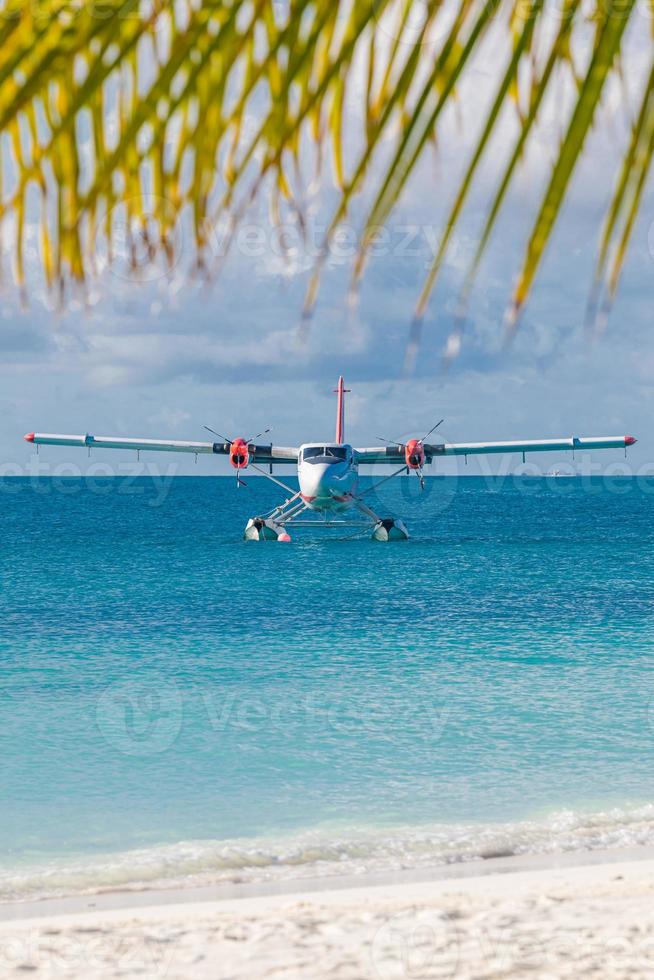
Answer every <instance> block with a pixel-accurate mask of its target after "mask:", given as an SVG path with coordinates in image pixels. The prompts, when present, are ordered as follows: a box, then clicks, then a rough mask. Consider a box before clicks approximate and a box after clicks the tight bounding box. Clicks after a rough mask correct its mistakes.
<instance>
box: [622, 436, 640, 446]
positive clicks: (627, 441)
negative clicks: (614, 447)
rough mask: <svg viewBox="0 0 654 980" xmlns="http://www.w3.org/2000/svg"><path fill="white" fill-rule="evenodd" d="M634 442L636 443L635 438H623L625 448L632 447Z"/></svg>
mask: <svg viewBox="0 0 654 980" xmlns="http://www.w3.org/2000/svg"><path fill="white" fill-rule="evenodd" d="M635 442H638V439H636V437H635V436H625V437H624V444H625V446H633V444H634V443H635Z"/></svg>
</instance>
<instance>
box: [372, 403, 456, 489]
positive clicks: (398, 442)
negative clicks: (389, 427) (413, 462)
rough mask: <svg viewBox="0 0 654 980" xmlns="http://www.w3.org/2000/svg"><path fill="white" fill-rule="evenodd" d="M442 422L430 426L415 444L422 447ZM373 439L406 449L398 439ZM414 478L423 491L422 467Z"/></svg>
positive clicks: (417, 470) (405, 445) (380, 437)
mask: <svg viewBox="0 0 654 980" xmlns="http://www.w3.org/2000/svg"><path fill="white" fill-rule="evenodd" d="M444 421H445V419H440V421H438V422H437V423H436V425H432V427H431V429H430V430H429V432H426V433H425V434H424V436H423V437H422V439H418V440H417V442H418V443H419V444H420V445H421V446H422V445H424V442H425V439H426V438H427V437H428V436H430V435H431V434H432V432H435V431H436V429H437V428H438V427H439V425H442V424H443V422H444ZM375 439H379V441H380V442H385V443H387V444H388V443H390V444H391V445H392V446H402V448H403V449H406V448H407V444H406V443H405V442H402V441H401V440H400V439H385V438H384V437H383V436H375ZM416 476H417V477H418V479H419V480H420V489H421V490H424V489H425V478H424V476H423V472H422V467H417V468H416Z"/></svg>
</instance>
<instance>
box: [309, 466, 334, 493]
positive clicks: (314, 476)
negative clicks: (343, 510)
mask: <svg viewBox="0 0 654 980" xmlns="http://www.w3.org/2000/svg"><path fill="white" fill-rule="evenodd" d="M309 479H310V483H311V493H312V496H314V497H328V496H329V485H330V483H331V474H330V466H329V463H313V464H312V466H311V469H310V471H309Z"/></svg>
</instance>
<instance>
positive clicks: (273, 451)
mask: <svg viewBox="0 0 654 980" xmlns="http://www.w3.org/2000/svg"><path fill="white" fill-rule="evenodd" d="M348 391H349V389H347V388H346V387H345V382H344V380H343V377H342V376H341V377H340V378H339V379H338V385H337V387H336V388H335V389H334V393H335V394H336V396H337V403H336V438H335V439H334V441H333V442H305V443H303V445H301V446H294V447H290V446H276V445H274V444H273V443H272V442H271V443H268V444H266V443H260V442H257V439H260V438H261V437H262V436H264V435H267V433H268V432H270V429H269V428H268V429H264V430H263V432H259V433H258V434H257V435H256V436H252V437H251V438H247V439H246V438H242V437H238V438H231V439H230V438H228V437H226V436H224V435H221V434H220V433H219V432H216V431H215V430H214V429H211V428H209V426H203V428H205V429H207V431H209V432H210V433H211V434H212V435H214V436H217V437H218V440H219V441H217V442H215V441H211V442H185V441H182V440H171V439H168V440H165V439H133V438H122V437H116V436H93V435H89V434H88V433H87V434H86V435H79V436H73V435H58V434H55V433H43V432H29V433H28V434H27V435H26V436H25V439H26V440H27V441H28V442H30V443H33V444H34V445H35V446H36V447H37V452H38V447H39V446H80V447H84V448H86V449H88V450H89V451H90V450H91V449H128V450H134V451H135V452H136V453H137V456H138V455H139V454H140V453H142V452H148V451H150V450H153V451H155V452H173V453H194V454H195V456H196V457H197V456H198V455H200V454H201V453H208V454H212V455H215V456H227V457H228V458H229V462H230V464H231V466H232V467H233V468H234V469H235V470H236V485H237V487H238V486H244V485H247V484H246V483H245V481H244V480H243V477H242V475H241V474H242V473H243V471H244V470H246V469H248V468H250V469H251V470H254V471H255V472H257V473H259V474H260V475H261V476H264V477H266V478H267V479H269V480H272V482H273V483H275V484H277V486H279V487H280V488H281V489H282V490H283V491H284V492H285V494H287V496H286V498H285V499H284V501H283V502H282V503H281V504H278V505H277V506H276V507H274V508H273V509H272V510H270V511H269V512H267V513H264V514H260V515H258V516H256V517H252V518H250V519H249V520H248V522H247V525H246V528H245V531H244V537H245V539H246V540H247V541H290V540H291V536H290V534H289V526H290V527H294V526H295V527H297V526H300V525H306V524H316V523H317V522H318V523H320V525H321V526H328V527H334V526H338V527H342V526H343V525H344V524H349V523H354V524H356V525H357V526H359V527H363V530H364V532H368V533H371V535H372V537H373V538H374V539H375V540H376V541H397V540H406V539H408V537H409V532H408V531H407V528H406V526H405V524H404V522H403V521H402V520H401V518H399V517H388V516H381V515H379V514H376V513H375V512H374V511H373V510H372V508H371V507H369V506H368V503H367V501H366V499H365V498H366V497H369V496H370V494H371V493H372V492H373V491H374V490H375V489H376V488H377V487H379V486H380V485H381V484H382V483H385V482H386V481H387V480H392V479H393V478H395V477H398V476H400V475H402V474H410V473H412V472H413V473H415V474H416V476H417V478H418V480H419V481H420V487H421V488H424V468H425V466H427V465H430V464H431V463H433V462H434V461H437V460H439V459H441V458H443V457H445V456H463V457H465V458H466V459H467V457H468V456H475V455H480V454H485V453H521V454H522V458H523V461H524V459H525V457H526V454H527V453H542V452H572V453H574V452H575V451H580V450H584V449H586V450H588V449H623V448H624V449H625V452H626V449H627V447H628V446H632V445H633V444H634V443H635V442H636V439H635V438H634V437H633V436H602V437H595V436H594V437H582V436H571V437H570V438H564V439H536V440H531V441H527V442H525V441H519V442H458V443H449V442H436V441H430V442H427V439H429V438H430V437H432V436H433V435H434V433H435V432H436V431H437V430H438V429H439V427H440V426H441V424H442V423H443V421H444V420H443V419H441V420H440V421H439V422H437V423H436V424H435V425H433V426H432V428H431V429H430V430H429V432H427V433H426V434H425V435H424V436H422V437H420V438H415V439H409V440H407V441H406V442H401V441H396V442H393V441H391V440H387V439H386V440H385V439H382V438H381V437H378V439H379V442H380V445H379V446H373V447H371V448H362V449H359V448H356V447H354V446H351V445H350V444H349V443H347V442H346V441H345V395H346V394H347V393H348ZM289 464H290V465H293V466H296V467H297V476H298V484H299V490H297V491H296V490H294V489H293V488H292V487H289V486H287V485H286V484H285V483H283V482H282V481H281V480H279V479H278V478H277V477H276V476H274V475H273V473H274V469H273V468H274V466H275V465H289ZM380 464H386V465H390V466H392V467H393V470H392V472H391V473H390V474H388V475H385V476H384V477H383V478H382V479H379V480H377V481H376V482H373V483H372V484H371V485H368V486H362V485H361V484H360V483H359V470H360V469H361V468H362V467H365V466H371V465H373V466H375V465H376V466H378V465H380ZM263 466H266V467H267V469H264V468H263ZM347 511H353V512H356V516H357V521H355V522H348V521H347V520H346V519H345V518H344V517H343V514H344V512H347ZM308 515H312V516H311V519H310V520H307V519H306V518H307V516H308Z"/></svg>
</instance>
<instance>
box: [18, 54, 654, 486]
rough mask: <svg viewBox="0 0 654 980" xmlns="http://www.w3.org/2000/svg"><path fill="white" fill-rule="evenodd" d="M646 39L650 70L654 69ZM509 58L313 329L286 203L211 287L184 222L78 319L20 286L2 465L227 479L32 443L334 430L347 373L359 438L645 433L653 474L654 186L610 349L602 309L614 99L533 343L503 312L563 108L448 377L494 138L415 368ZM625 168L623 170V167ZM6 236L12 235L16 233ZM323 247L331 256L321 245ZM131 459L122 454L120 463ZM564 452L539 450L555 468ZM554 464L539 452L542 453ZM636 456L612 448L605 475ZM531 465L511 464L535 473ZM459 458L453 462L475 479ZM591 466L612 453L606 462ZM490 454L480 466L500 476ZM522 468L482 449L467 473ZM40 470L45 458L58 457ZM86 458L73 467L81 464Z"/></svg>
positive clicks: (330, 295)
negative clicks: (193, 277) (445, 366)
mask: <svg viewBox="0 0 654 980" xmlns="http://www.w3.org/2000/svg"><path fill="white" fill-rule="evenodd" d="M639 50H641V49H640V48H639V46H638V45H637V46H636V51H635V56H634V57H635V60H634V61H633V62H632V66H631V67H632V79H633V78H638V77H642V76H641V75H639V70H640V65H641V62H639V61H638V54H639ZM488 75H489V68H488V66H484V65H483V64H481V65H480V66H479V68H478V70H477V73H476V77H474V78H473V79H472V82H471V85H472V89H471V91H470V92H468V93H467V95H466V93H465V92H464V94H463V96H462V98H461V103H462V105H463V106H464V107H465V110H464V111H462V113H461V117H460V118H452V119H451V120H449V121H448V122H447V127H446V129H445V138H444V139H442V140H441V142H440V144H439V147H438V150H437V151H436V150H435V151H430V152H429V153H427V155H426V156H425V158H424V159H423V161H422V163H421V165H420V167H419V168H418V170H417V172H416V174H415V175H414V178H413V180H412V181H411V184H410V186H409V188H408V189H407V192H406V194H405V195H404V197H403V198H402V200H401V203H400V205H399V207H398V208H397V209H396V211H395V212H394V214H393V216H392V218H391V220H390V221H389V224H388V226H387V232H388V237H387V240H386V242H385V243H384V245H383V247H380V248H379V249H378V251H379V253H380V254H378V255H377V256H375V257H374V258H373V259H372V260H371V262H370V264H369V267H368V271H367V274H366V277H365V279H364V282H363V285H362V288H361V291H360V296H359V301H358V304H357V306H356V308H355V309H352V308H350V307H349V306H348V303H347V293H348V284H349V273H350V270H351V259H350V255H351V251H352V239H351V238H350V237H348V236H354V240H356V235H357V234H358V231H359V229H360V222H361V216H362V214H363V213H364V208H363V203H361V204H360V205H359V206H358V207H357V208H356V209H355V212H354V214H353V216H352V221H351V227H350V230H349V231H348V232H347V234H346V236H345V239H344V242H343V243H342V244H341V246H340V247H339V249H337V250H336V252H335V253H334V254H333V255H332V257H331V260H330V262H329V264H328V267H327V269H326V272H325V276H324V278H323V282H322V287H321V292H320V296H319V302H318V306H317V310H316V314H315V317H314V320H313V322H312V324H311V326H310V331H309V335H308V337H307V339H306V341H305V342H301V341H300V340H299V331H298V327H299V321H300V310H301V307H302V301H303V297H304V291H305V289H306V284H307V280H308V270H309V269H310V266H311V258H312V256H311V254H307V253H306V251H305V250H303V249H301V248H299V249H298V251H297V254H295V255H294V256H293V258H292V260H291V262H290V264H287V263H285V261H284V259H283V257H282V255H281V252H280V249H279V247H278V242H277V240H276V238H275V235H274V233H273V231H272V229H271V227H270V222H269V220H268V217H267V212H266V210H265V208H264V207H260V208H259V209H258V210H255V211H253V213H252V214H251V215H250V216H249V218H248V221H247V226H246V227H245V228H243V229H242V230H241V233H240V235H239V237H238V239H237V242H236V248H235V250H234V251H233V253H232V254H231V256H230V258H229V260H228V261H227V262H226V264H225V267H224V269H223V272H222V274H221V276H220V278H219V280H218V282H217V283H216V284H215V285H214V286H213V287H212V288H211V289H207V288H206V287H204V286H198V285H197V284H193V283H192V282H190V281H189V280H188V278H187V276H186V275H185V273H184V271H183V262H184V258H185V257H186V256H188V254H189V251H190V243H189V242H187V241H185V240H184V231H183V230H182V231H181V232H180V235H181V238H180V254H181V256H182V260H181V261H180V266H179V267H178V268H176V269H175V270H173V273H172V275H170V274H162V271H161V270H152V274H151V275H148V276H147V277H146V279H147V281H145V282H140V283H133V282H130V281H128V279H127V278H125V277H124V276H123V275H121V274H120V271H119V270H116V271H111V270H106V271H105V272H104V273H103V274H102V276H101V277H100V279H99V280H98V281H97V282H95V283H94V284H93V287H92V293H93V297H92V298H93V304H92V306H91V307H90V309H84V308H82V306H81V305H79V304H78V305H77V306H75V304H73V305H72V306H71V307H69V308H68V309H67V310H65V311H64V312H63V313H56V312H54V311H53V309H52V303H51V302H50V301H49V300H48V298H47V297H45V296H44V295H43V294H42V293H41V292H40V291H38V290H34V291H33V293H31V294H30V295H29V296H28V305H27V307H26V308H23V307H22V306H21V304H20V301H19V299H18V296H17V294H16V290H15V289H13V288H12V286H11V285H10V284H7V285H5V287H4V291H3V292H2V293H1V294H0V354H1V357H0V404H1V406H2V411H1V413H0V477H2V476H10V475H20V474H23V475H24V474H27V475H29V474H32V473H34V472H37V471H38V472H40V473H43V474H55V475H56V474H57V473H62V472H71V473H73V472H85V471H86V470H87V469H88V467H89V466H91V467H95V469H96V471H97V466H98V464H99V463H101V464H102V465H103V466H104V467H105V468H108V469H107V471H108V472H116V473H119V472H126V471H127V470H133V471H135V472H139V471H143V466H144V465H147V467H148V468H149V471H150V470H152V469H153V468H157V469H159V470H161V471H163V472H166V473H171V472H174V473H179V474H184V473H190V474H198V475H200V474H202V475H205V474H206V475H209V474H214V473H224V472H228V466H227V464H226V463H225V461H223V460H217V459H214V458H211V457H209V458H200V460H199V461H198V463H197V464H195V463H194V460H193V457H189V458H186V457H178V456H175V457H174V458H173V457H170V456H165V457H164V456H159V454H153V455H152V456H150V457H148V460H147V463H146V464H144V461H143V457H142V458H141V461H140V463H139V464H138V465H137V463H136V460H135V459H134V454H126V453H117V452H113V453H111V452H106V453H104V454H100V453H99V452H96V453H94V454H93V455H92V457H91V459H88V458H87V456H86V454H85V453H84V452H83V451H80V450H75V449H64V448H54V447H44V448H43V449H42V450H41V453H40V455H39V458H38V460H37V459H36V458H35V456H34V449H33V447H32V446H30V445H29V444H27V443H25V442H24V441H23V439H22V437H23V434H24V433H26V432H28V431H32V430H36V431H49V432H70V433H75V434H83V433H87V432H88V433H92V434H95V435H122V436H142V437H147V438H175V439H192V440H197V439H200V440H201V439H203V438H205V436H206V438H211V437H210V436H208V434H206V433H205V431H204V429H203V428H202V426H203V425H209V426H211V427H212V428H214V429H216V430H218V431H219V432H221V433H224V434H225V435H226V436H228V437H232V436H235V435H243V436H250V435H252V434H254V433H256V432H259V431H260V430H261V429H263V428H265V427H267V426H272V429H273V431H272V433H271V435H272V438H273V439H274V441H275V442H277V443H279V444H282V445H299V444H300V443H302V442H309V441H315V440H320V439H323V438H325V439H331V438H333V432H334V417H335V403H334V401H335V399H334V395H333V394H332V389H333V388H334V386H335V383H336V380H337V378H338V375H339V374H343V375H344V376H345V379H346V382H347V386H348V387H349V388H351V389H352V393H351V394H350V395H349V396H348V403H347V429H346V436H347V438H348V441H351V442H352V443H353V444H354V445H360V446H370V445H374V444H375V442H376V439H375V437H376V436H378V435H379V436H384V437H388V438H389V439H391V440H396V439H404V438H406V437H407V436H410V435H421V434H423V433H424V432H425V431H427V430H428V429H429V428H430V427H431V425H432V424H433V423H434V422H435V421H437V420H438V419H439V418H441V417H444V418H445V422H444V423H443V425H442V426H441V430H440V431H441V433H442V435H443V437H444V438H445V439H446V440H449V441H453V442H462V441H479V440H495V439H521V438H547V437H556V436H569V435H622V434H626V433H629V434H633V435H635V436H637V438H638V440H639V442H638V444H637V445H636V446H635V447H634V449H633V450H631V451H630V456H629V465H630V468H631V471H632V472H654V435H652V433H651V425H650V419H651V418H652V413H653V409H654V331H653V330H652V311H653V308H654V307H653V302H652V298H653V295H654V294H653V289H652V287H653V285H654V206H653V205H654V194H653V193H652V191H651V189H650V191H649V193H648V194H647V195H646V198H645V202H644V206H643V209H642V212H641V215H640V218H639V220H638V223H637V226H636V228H635V230H634V234H633V238H632V242H631V247H630V251H629V256H628V261H627V264H626V268H625V272H624V275H623V280H622V285H621V290H620V294H619V297H618V300H617V302H616V304H615V307H614V310H613V313H612V316H611V320H610V323H609V326H608V329H607V331H606V332H605V334H604V335H603V336H601V337H600V338H597V339H595V340H594V341H593V342H592V343H591V342H589V341H588V340H587V339H586V338H585V337H584V332H583V321H584V312H585V305H586V300H587V296H588V289H589V284H590V281H591V273H592V269H593V264H594V260H595V256H596V247H597V240H598V233H599V229H600V227H601V219H602V216H603V213H604V210H605V208H606V204H607V200H608V198H609V194H610V190H611V186H612V178H611V176H610V175H612V174H613V173H614V172H615V169H616V167H617V163H618V160H619V156H618V155H617V151H618V149H619V148H620V146H621V143H620V139H623V138H624V133H625V126H626V123H627V119H628V115H627V112H626V110H625V103H624V101H623V97H622V96H621V95H616V93H615V91H614V92H613V93H609V97H608V98H607V100H606V104H605V106H604V116H603V125H602V127H601V130H599V131H598V132H596V133H595V134H593V136H592V138H591V139H590V140H589V141H588V143H587V146H586V152H585V156H584V160H583V164H582V166H581V167H580V169H579V171H578V173H577V175H576V177H575V180H574V184H573V186H572V188H571V193H570V195H569V198H568V203H567V206H566V209H565V212H564V215H563V218H562V220H560V222H559V224H558V225H557V228H556V232H555V235H554V238H553V241H552V242H551V244H550V247H549V250H548V253H547V256H546V260H545V262H544V264H543V266H542V268H541V272H540V275H539V278H538V280H537V283H536V287H535V289H534V293H533V295H532V298H531V301H530V303H529V306H528V308H527V311H526V314H525V316H524V318H523V320H522V323H521V327H520V330H519V333H518V335H517V337H516V339H515V341H514V342H513V343H512V344H511V345H510V346H509V347H506V346H505V345H504V343H503V317H504V312H505V309H506V305H507V302H508V300H509V297H510V295H511V289H512V286H513V283H514V280H515V277H516V273H517V271H518V269H519V263H520V257H521V254H522V250H523V249H524V245H525V240H526V237H527V234H528V231H529V217H530V216H532V215H533V214H534V210H535V208H536V206H537V204H538V202H539V197H540V193H541V192H542V188H543V181H544V179H545V178H546V176H547V174H548V172H549V165H550V162H551V157H552V152H553V148H554V147H555V145H556V142H557V139H558V133H559V132H560V125H558V123H557V107H556V106H555V105H554V106H552V107H551V110H550V116H549V117H548V118H547V119H546V121H545V124H544V125H543V126H542V127H541V128H540V129H539V132H538V139H537V141H536V143H535V145H534V146H533V147H532V150H531V151H530V153H529V154H528V156H527V158H526V159H525V161H524V164H523V166H522V168H521V171H520V174H519V178H518V180H517V182H516V185H515V187H514V189H513V191H512V192H511V195H510V197H509V200H508V203H507V207H506V210H505V213H504V216H503V218H502V219H501V221H500V224H499V226H498V229H497V231H496V234H495V236H494V238H493V240H492V243H491V247H490V249H489V252H488V255H487V258H486V260H485V262H484V264H483V266H482V269H481V271H480V275H479V277H478V281H477V286H476V290H475V294H474V299H473V303H472V307H471V310H470V316H469V319H468V322H467V325H466V333H465V336H464V342H463V347H462V351H461V354H460V356H459V358H458V359H457V360H456V361H455V362H454V364H453V365H452V367H451V368H450V370H449V371H448V372H447V374H443V372H442V370H441V352H442V349H443V344H444V343H445V340H446V338H447V336H448V334H449V332H450V330H451V329H452V323H453V310H454V308H455V303H456V298H457V290H458V287H459V286H460V284H461V278H462V274H463V270H464V268H465V261H466V258H469V257H470V255H471V250H472V249H473V247H474V243H475V236H476V234H477V233H478V231H479V228H480V226H481V222H482V221H483V217H484V214H485V208H486V206H487V203H488V195H489V190H490V188H491V187H492V186H493V179H494V178H495V177H496V175H497V173H498V167H499V165H500V164H501V160H502V148H503V140H504V139H505V138H506V134H507V132H510V127H511V126H512V125H514V121H512V120H511V119H507V120H506V123H505V126H506V129H505V130H504V131H502V130H501V131H500V134H499V136H498V140H497V141H496V143H495V144H494V145H493V147H492V148H491V152H490V153H489V155H488V159H487V160H485V162H484V166H483V168H482V171H481V174H480V181H479V185H478V187H477V188H476V190H475V192H474V193H473V195H472V197H471V200H470V202H469V206H468V207H467V209H466V211H465V214H464V220H463V222H462V224H461V225H460V228H459V231H458V232H457V234H456V236H455V239H454V242H453V247H452V249H451V251H450V255H449V257H448V260H447V262H446V264H445V267H444V271H443V276H442V279H441V281H440V283H439V285H438V288H437V290H436V292H435V293H434V295H433V297H432V301H431V303H430V307H429V311H428V315H427V317H426V320H425V327H424V334H423V340H422V344H421V348H420V354H419V359H418V364H417V369H416V372H415V375H414V376H413V377H412V378H410V379H408V380H407V379H403V378H402V376H401V375H402V363H403V359H404V351H405V344H406V339H407V333H408V328H409V324H410V320H411V313H412V309H413V306H414V304H415V301H416V299H417V296H418V294H419V291H420V286H421V284H422V281H423V279H424V276H425V274H426V269H427V266H428V261H429V258H430V256H431V255H433V251H434V247H435V243H436V242H437V241H438V235H439V230H440V227H441V221H442V218H443V215H444V213H445V210H446V206H447V204H448V203H449V202H450V201H451V199H452V194H453V193H454V191H455V188H456V181H457V176H460V173H461V169H462V166H463V165H464V164H465V162H466V160H467V155H468V153H469V150H470V147H471V145H472V140H473V137H474V135H475V133H476V132H478V129H479V121H480V112H481V110H482V108H483V105H484V99H485V98H486V97H487V92H488V85H487V81H488ZM607 173H608V174H609V177H608V178H607ZM329 194H330V191H329V187H328V186H327V187H325V188H323V189H321V191H320V193H319V195H318V196H317V200H316V204H315V207H314V209H313V214H312V222H313V224H312V226H311V231H312V235H313V236H314V240H316V241H317V240H319V237H320V230H321V228H322V227H324V222H325V220H326V219H327V217H328V215H329V207H328V205H329V201H330V197H329ZM5 247H7V246H6V245H5ZM310 252H311V249H309V253H310ZM109 457H111V458H109ZM561 458H562V457H561V455H560V454H559V455H558V456H556V457H543V458H542V459H541V460H538V461H537V462H538V463H539V465H540V466H542V467H543V468H544V469H545V470H547V469H549V468H550V467H551V466H552V465H555V464H556V462H557V461H558V460H560V459H561ZM532 459H533V458H532ZM618 461H619V462H621V463H623V462H624V458H623V454H622V453H620V452H619V451H615V452H613V451H610V452H606V453H604V454H601V455H600V454H597V458H596V460H594V461H593V463H594V464H595V463H597V464H601V465H603V466H607V465H612V464H615V463H616V462H618ZM520 463H521V460H520V458H519V457H517V458H515V459H513V460H512V461H511V463H510V465H511V467H518V466H519V465H520ZM461 465H462V464H461V462H460V461H459V462H458V463H457V462H455V461H450V462H449V463H443V462H441V463H439V467H440V470H441V471H450V472H452V471H454V470H452V467H455V469H456V468H458V467H460V466H461ZM589 465H590V463H589ZM480 466H481V467H482V469H481V470H480V469H479V467H480ZM503 466H506V461H502V460H499V459H494V460H492V461H490V462H488V461H487V462H483V461H479V460H471V462H470V465H469V466H468V468H467V470H466V472H467V473H471V474H472V473H476V472H487V471H488V469H489V468H492V469H494V470H497V469H498V468H499V469H501V468H502V467H503ZM37 467H38V469H37ZM66 468H67V469H66Z"/></svg>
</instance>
